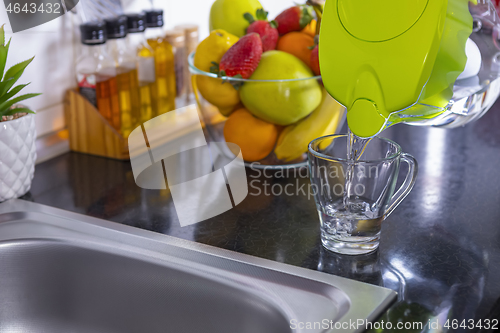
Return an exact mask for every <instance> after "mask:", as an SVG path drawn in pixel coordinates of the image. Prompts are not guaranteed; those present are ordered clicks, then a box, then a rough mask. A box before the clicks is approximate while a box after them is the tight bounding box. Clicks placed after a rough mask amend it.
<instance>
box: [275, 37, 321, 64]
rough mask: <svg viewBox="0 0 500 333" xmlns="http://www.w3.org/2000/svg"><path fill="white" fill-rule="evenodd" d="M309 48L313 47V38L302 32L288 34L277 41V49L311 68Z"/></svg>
mask: <svg viewBox="0 0 500 333" xmlns="http://www.w3.org/2000/svg"><path fill="white" fill-rule="evenodd" d="M311 46H314V37H311V36H310V35H308V34H307V33H304V32H289V33H287V34H286V35H284V36H282V37H281V38H280V39H279V41H278V47H277V49H278V50H279V51H284V52H287V53H290V54H293V55H294V56H296V57H297V58H299V59H300V60H302V61H303V62H304V63H305V64H306V65H307V66H309V67H311V51H312V50H310V49H309V48H310V47H311Z"/></svg>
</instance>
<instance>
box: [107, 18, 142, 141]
mask: <svg viewBox="0 0 500 333" xmlns="http://www.w3.org/2000/svg"><path fill="white" fill-rule="evenodd" d="M106 30H107V33H108V42H107V45H108V50H109V53H110V54H111V55H112V56H113V59H114V61H115V65H116V70H117V75H116V81H117V89H118V96H119V102H120V110H119V113H118V114H116V115H113V119H116V121H117V124H118V128H119V130H120V132H121V133H122V134H123V136H124V137H126V138H127V137H128V136H129V135H130V133H131V132H132V130H133V129H134V128H135V127H137V126H138V125H139V124H140V119H141V101H140V95H139V81H138V76H137V54H136V53H135V52H134V51H133V50H132V49H131V48H130V47H129V46H128V44H127V41H126V36H127V17H126V16H120V17H117V18H113V19H108V20H106ZM113 123H115V121H113Z"/></svg>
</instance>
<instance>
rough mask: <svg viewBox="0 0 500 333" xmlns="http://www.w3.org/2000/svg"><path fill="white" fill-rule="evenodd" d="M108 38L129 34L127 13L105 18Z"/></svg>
mask: <svg viewBox="0 0 500 333" xmlns="http://www.w3.org/2000/svg"><path fill="white" fill-rule="evenodd" d="M104 22H106V32H107V35H108V39H118V38H124V37H125V36H127V17H126V16H125V15H122V16H118V17H114V18H110V19H106V20H104Z"/></svg>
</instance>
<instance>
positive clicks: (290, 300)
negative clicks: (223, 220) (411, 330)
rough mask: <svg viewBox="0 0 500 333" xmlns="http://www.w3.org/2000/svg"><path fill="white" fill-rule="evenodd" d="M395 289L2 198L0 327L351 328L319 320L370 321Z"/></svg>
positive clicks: (179, 331) (142, 331)
mask: <svg viewBox="0 0 500 333" xmlns="http://www.w3.org/2000/svg"><path fill="white" fill-rule="evenodd" d="M394 298H395V293H394V292H393V291H391V290H387V289H383V288H379V287H376V286H372V285H368V284H363V283H359V282H355V281H351V280H347V279H343V278H340V277H336V276H332V275H328V274H324V273H320V272H316V271H312V270H307V269H302V268H298V267H293V266H289V265H285V264H281V263H276V262H273V261H268V260H264V259H260V258H255V257H252V256H248V255H243V254H239V253H235V252H232V251H227V250H222V249H218V248H214V247H210V246H206V245H202V244H198V243H192V242H187V241H183V240H180V239H176V238H173V237H169V236H165V235H161V234H156V233H153V232H148V231H144V230H140V229H136V228H133V227H128V226H124V225H120V224H117V223H113V222H107V221H103V220H99V219H95V218H90V217H87V216H82V215H79V214H74V213H70V212H66V211H62V210H58V209H54V208H50V207H46V206H42V205H38V204H34V203H30V202H26V201H22V200H13V201H8V202H6V203H3V204H1V205H0V332H9V333H13V332H23V333H25V332H47V333H58V332H64V333H69V332H71V333H80V332H85V333H90V332H92V333H96V332H98V333H101V332H102V333H108V332H109V333H111V332H113V333H115V332H116V333H127V332H131V333H132V332H133V333H146V332H147V333H153V332H161V333H166V332H173V333H202V332H203V333H236V332H237V333H268V332H269V333H285V332H329V331H332V332H333V331H334V332H337V331H339V332H340V331H341V332H357V331H362V330H363V327H362V326H360V327H358V329H353V328H352V327H350V328H347V329H342V330H330V329H325V326H324V325H325V323H326V322H327V321H328V322H330V321H332V322H333V323H335V322H339V323H344V322H347V323H348V322H349V321H352V322H356V321H357V320H358V319H367V320H374V319H375V318H376V317H377V316H378V315H379V314H381V312H382V311H383V310H384V309H385V308H386V307H387V306H388V305H389V304H390V303H391V302H392V301H393V300H394ZM307 323H310V324H314V323H321V325H322V327H319V326H318V324H316V329H306V328H304V329H300V328H299V327H301V326H302V325H304V327H305V326H306V325H307ZM329 326H331V323H330V324H329ZM345 326H346V325H344V327H345Z"/></svg>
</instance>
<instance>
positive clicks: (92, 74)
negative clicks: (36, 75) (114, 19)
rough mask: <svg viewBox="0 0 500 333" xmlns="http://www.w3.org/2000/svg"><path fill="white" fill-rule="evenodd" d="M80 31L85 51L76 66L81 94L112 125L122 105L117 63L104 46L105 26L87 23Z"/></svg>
mask: <svg viewBox="0 0 500 333" xmlns="http://www.w3.org/2000/svg"><path fill="white" fill-rule="evenodd" d="M80 32H81V42H82V48H81V54H80V56H79V58H78V60H77V63H76V75H77V80H78V88H79V92H80V94H82V95H83V96H84V97H85V98H86V99H87V100H88V101H90V102H91V103H92V104H93V105H94V106H95V107H97V109H98V110H99V113H101V115H102V116H103V117H104V118H105V119H106V120H107V121H108V122H109V123H110V124H112V123H113V122H112V121H113V116H112V115H113V114H116V113H119V112H120V111H119V110H120V109H119V108H120V106H119V101H118V88H117V82H116V68H115V62H114V60H113V58H112V57H111V56H110V55H109V54H108V52H107V50H106V47H105V43H106V39H107V37H106V27H105V25H104V23H102V22H88V23H84V24H82V25H80Z"/></svg>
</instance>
